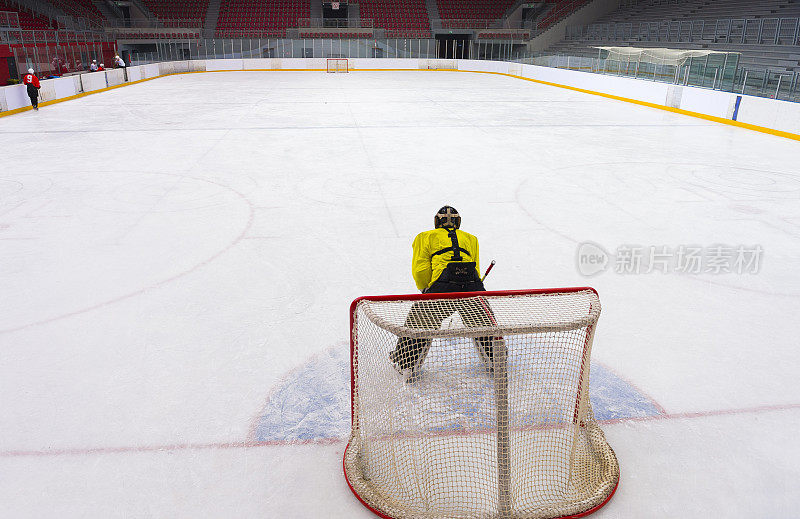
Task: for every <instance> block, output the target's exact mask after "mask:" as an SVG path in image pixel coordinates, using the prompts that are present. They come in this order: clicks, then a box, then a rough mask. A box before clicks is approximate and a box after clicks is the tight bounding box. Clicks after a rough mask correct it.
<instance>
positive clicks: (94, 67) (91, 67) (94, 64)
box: [89, 59, 97, 72]
mask: <svg viewBox="0 0 800 519" xmlns="http://www.w3.org/2000/svg"><path fill="white" fill-rule="evenodd" d="M89 72H97V60H96V59H93V60H92V64H91V65H89Z"/></svg>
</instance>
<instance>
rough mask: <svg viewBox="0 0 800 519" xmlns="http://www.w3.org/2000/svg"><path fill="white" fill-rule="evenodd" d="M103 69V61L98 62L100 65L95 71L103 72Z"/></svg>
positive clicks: (104, 67)
mask: <svg viewBox="0 0 800 519" xmlns="http://www.w3.org/2000/svg"><path fill="white" fill-rule="evenodd" d="M105 69H106V66H105V64H103V63H100V66H99V67H97V71H98V72H103V71H104V70H105Z"/></svg>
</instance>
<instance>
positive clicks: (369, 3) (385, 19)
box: [358, 0, 431, 38]
mask: <svg viewBox="0 0 800 519" xmlns="http://www.w3.org/2000/svg"><path fill="white" fill-rule="evenodd" d="M358 5H359V10H360V16H361V19H362V20H363V19H368V20H370V19H371V20H374V23H375V27H376V28H382V29H385V30H386V37H387V38H430V36H431V24H430V19H429V18H428V11H427V9H426V8H425V1H424V0H408V1H404V2H397V1H395V0H360V1H359V3H358Z"/></svg>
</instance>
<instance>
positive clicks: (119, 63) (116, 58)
mask: <svg viewBox="0 0 800 519" xmlns="http://www.w3.org/2000/svg"><path fill="white" fill-rule="evenodd" d="M114 64H115V65H117V66H118V67H120V68H125V60H124V59H122V58H120V57H119V56H114Z"/></svg>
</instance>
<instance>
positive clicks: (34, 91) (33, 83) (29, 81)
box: [22, 68, 42, 112]
mask: <svg viewBox="0 0 800 519" xmlns="http://www.w3.org/2000/svg"><path fill="white" fill-rule="evenodd" d="M22 83H23V84H25V85H27V87H28V97H30V98H31V106H33V109H34V110H36V111H37V112H38V111H39V89H40V88H42V85H40V84H39V78H38V77H36V74H34V73H33V69H32V68H29V69H28V73H27V74H25V77H24V78H22Z"/></svg>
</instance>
